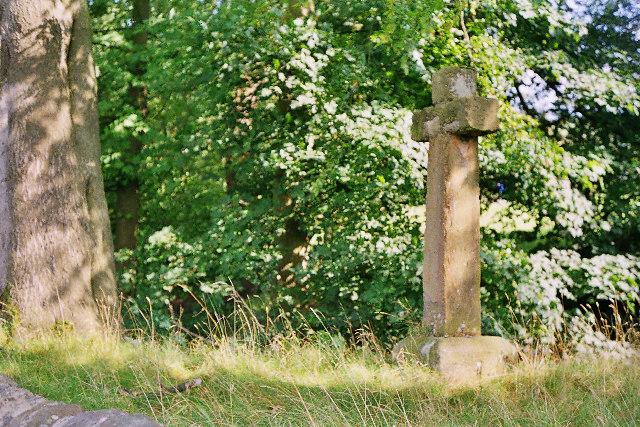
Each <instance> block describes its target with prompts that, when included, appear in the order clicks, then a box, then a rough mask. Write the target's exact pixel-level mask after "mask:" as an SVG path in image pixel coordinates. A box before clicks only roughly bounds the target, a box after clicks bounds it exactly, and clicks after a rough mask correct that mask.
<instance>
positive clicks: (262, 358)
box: [0, 307, 640, 426]
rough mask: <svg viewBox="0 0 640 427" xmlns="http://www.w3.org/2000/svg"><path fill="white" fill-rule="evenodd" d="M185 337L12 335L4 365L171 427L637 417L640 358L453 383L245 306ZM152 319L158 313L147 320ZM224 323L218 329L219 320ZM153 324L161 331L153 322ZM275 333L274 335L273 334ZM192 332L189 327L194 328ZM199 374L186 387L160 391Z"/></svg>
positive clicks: (44, 390) (533, 361)
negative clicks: (263, 321) (262, 317)
mask: <svg viewBox="0 0 640 427" xmlns="http://www.w3.org/2000/svg"><path fill="white" fill-rule="evenodd" d="M211 320H212V322H214V321H215V322H217V323H216V324H215V325H214V324H213V323H212V328H211V332H210V333H208V334H206V335H205V334H203V335H202V336H199V337H195V336H191V337H189V338H190V339H189V340H187V339H186V337H185V335H184V334H183V331H182V330H181V329H180V328H179V327H177V326H176V328H175V329H174V333H173V334H172V335H170V336H168V337H163V338H162V339H159V338H158V337H157V336H155V335H154V334H153V333H150V334H145V335H141V334H139V333H138V334H136V331H129V333H128V334H127V337H126V338H124V339H123V338H122V337H121V336H119V335H117V334H115V333H110V332H107V333H105V334H104V335H101V336H94V337H90V338H87V337H84V338H83V337H78V336H75V335H73V333H72V332H70V331H59V332H58V333H57V334H53V333H52V334H50V335H45V336H41V337H38V338H33V337H32V338H22V339H20V338H13V339H11V340H8V341H6V342H5V343H3V344H2V347H1V349H0V373H2V374H5V375H8V376H9V377H11V378H13V379H15V380H16V381H17V382H18V383H19V384H20V385H21V386H23V387H25V388H27V389H29V390H31V391H33V392H35V393H38V394H41V395H43V396H45V397H47V398H48V399H52V400H60V401H65V402H67V403H76V404H79V405H82V406H83V407H84V408H85V409H88V410H95V409H103V408H118V409H122V410H125V411H128V412H139V413H144V414H147V415H149V416H150V417H152V418H154V419H156V420H157V421H158V422H160V423H163V424H166V425H175V426H210V425H331V426H333V425H345V426H346V425H349V426H350V425H470V424H480V425H523V424H530V425H593V424H602V425H605V424H607V425H609V424H614V425H619V424H621V425H633V424H635V423H636V422H637V420H640V380H639V378H640V364H639V363H638V362H639V361H640V360H638V359H637V358H635V359H634V358H626V359H612V358H609V359H606V358H602V357H600V358H589V359H578V358H573V359H564V360H563V359H556V360H554V358H553V355H550V354H548V353H545V352H542V351H528V352H523V360H522V361H521V362H520V364H519V365H518V367H517V368H515V369H514V370H513V371H512V372H511V373H510V374H508V375H506V376H504V377H502V378H499V379H494V380H491V381H483V382H482V383H480V385H477V386H474V387H470V386H469V387H453V386H450V385H447V384H446V383H445V382H443V380H442V379H441V378H440V377H439V376H438V375H437V374H435V373H433V372H432V371H430V370H429V369H428V368H427V367H425V366H423V365H421V364H420V363H418V362H412V363H405V364H401V365H399V364H397V363H395V362H392V361H391V360H389V356H388V351H386V350H385V349H383V348H381V347H380V346H379V345H378V344H377V342H376V340H375V337H373V336H372V335H371V334H369V333H367V332H366V331H360V333H359V334H357V340H356V341H355V342H352V343H350V342H345V341H344V340H341V339H339V338H338V337H337V336H335V335H332V334H330V333H329V332H327V331H323V332H320V333H318V332H311V331H310V332H309V333H308V334H306V336H302V335H301V334H299V333H294V331H289V332H290V333H286V329H283V328H277V327H276V325H260V324H259V323H257V322H256V319H255V318H252V317H251V313H250V312H248V311H246V310H243V309H242V307H240V309H239V310H238V311H237V312H236V315H235V316H234V317H233V318H231V317H229V318H226V319H219V318H215V316H211ZM149 322H150V325H147V326H152V319H149ZM216 325H217V326H216ZM152 329H153V328H152ZM274 331H277V332H274ZM192 335H193V334H192ZM194 378H201V379H202V385H201V386H200V387H198V388H195V389H193V390H191V391H189V392H185V393H180V394H162V395H161V394H159V395H152V394H151V393H149V394H146V395H145V394H141V395H132V394H130V393H127V392H126V391H125V390H124V389H125V388H127V389H130V390H134V391H147V392H154V393H155V392H158V391H159V390H160V389H161V388H160V386H159V383H160V382H161V383H162V384H164V385H175V384H178V383H181V382H184V381H187V380H189V379H194Z"/></svg>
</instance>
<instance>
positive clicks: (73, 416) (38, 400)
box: [0, 375, 160, 427]
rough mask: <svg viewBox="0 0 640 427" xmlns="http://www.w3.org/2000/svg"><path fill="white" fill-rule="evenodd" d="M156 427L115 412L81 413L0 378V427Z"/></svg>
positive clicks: (75, 407)
mask: <svg viewBox="0 0 640 427" xmlns="http://www.w3.org/2000/svg"><path fill="white" fill-rule="evenodd" d="M5 426H6V427H14V426H16V427H17V426H51V427H84V426H102V427H157V426H160V424H158V423H157V422H155V421H153V420H152V419H151V418H149V417H147V416H144V415H142V414H128V413H126V412H124V411H120V410H117V409H104V410H100V411H85V410H84V409H82V408H81V407H80V406H78V405H68V404H66V403H62V402H52V401H50V400H47V399H45V398H44V397H42V396H38V395H37V394H33V393H31V392H30V391H28V390H26V389H24V388H21V387H19V386H18V385H17V384H16V383H15V382H14V381H13V380H11V379H10V378H8V377H6V376H4V375H0V427H5Z"/></svg>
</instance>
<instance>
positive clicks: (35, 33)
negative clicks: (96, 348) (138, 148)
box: [0, 0, 118, 331]
mask: <svg viewBox="0 0 640 427" xmlns="http://www.w3.org/2000/svg"><path fill="white" fill-rule="evenodd" d="M3 292H8V296H9V302H10V304H11V305H12V306H13V307H15V308H16V309H17V311H18V313H19V321H20V327H21V329H24V330H32V331H33V330H35V331H37V330H45V329H49V328H51V327H52V326H53V325H54V324H55V323H56V322H69V323H71V324H73V325H74V327H75V329H76V330H78V331H96V330H99V329H101V328H103V326H104V323H105V321H107V322H113V321H116V320H117V319H118V312H117V294H116V282H115V273H114V262H113V244H112V239H111V230H110V226H109V217H108V211H107V204H106V200H105V195H104V183H103V178H102V171H101V169H100V142H99V133H98V113H97V104H96V81H95V74H94V67H93V58H92V53H91V29H90V22H89V14H88V10H87V5H86V2H85V1H84V0H66V1H65V0H28V1H25V0H2V2H0V293H3Z"/></svg>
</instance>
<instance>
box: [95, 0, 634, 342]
mask: <svg viewBox="0 0 640 427" xmlns="http://www.w3.org/2000/svg"><path fill="white" fill-rule="evenodd" d="M625 5H626V3H625V4H623V5H622V7H623V9H624V8H625V7H626V8H627V9H624V10H626V11H627V12H625V13H627V14H626V15H625V14H622V15H620V13H619V11H611V10H608V9H606V8H600V9H597V10H598V12H597V13H594V15H593V17H591V18H589V17H588V19H579V18H578V17H577V16H576V15H568V14H567V12H566V9H567V8H568V6H566V5H564V4H560V5H555V4H554V3H552V2H546V1H544V2H532V1H530V0H493V1H488V2H486V1H483V2H478V1H470V2H447V1H441V0H420V1H394V2H390V1H384V0H379V1H378V0H376V1H366V2H365V1H359V0H340V1H331V2H329V1H316V2H315V6H316V12H315V14H314V15H312V16H309V17H307V18H297V19H295V20H291V21H288V22H286V21H285V18H284V10H285V8H286V4H279V3H274V2H271V1H267V0H255V1H250V0H240V1H232V2H231V1H222V2H219V3H215V2H213V3H209V2H168V1H158V2H154V4H153V7H154V8H153V11H152V14H151V15H152V18H151V19H150V21H149V22H148V23H147V25H146V26H145V29H146V30H147V31H148V33H149V43H148V45H147V47H146V51H144V52H138V51H137V50H136V49H135V47H133V46H131V45H130V44H129V42H128V41H127V40H128V38H127V37H126V35H127V32H128V31H130V28H129V24H128V23H127V22H128V21H127V19H128V16H129V14H130V10H129V7H130V6H129V5H128V4H127V3H123V2H109V1H102V2H94V3H93V4H92V12H93V13H94V21H95V28H96V31H97V34H96V42H97V43H96V61H97V64H98V69H99V71H100V74H99V84H100V94H101V98H100V110H101V125H102V138H103V142H104V156H103V166H104V170H105V179H106V181H107V189H108V190H111V191H113V190H114V188H115V186H116V185H121V184H122V183H124V182H127V180H128V179H133V178H136V179H139V182H141V184H142V187H141V188H142V200H143V206H142V217H141V224H140V231H139V242H140V246H139V248H138V249H136V251H134V253H133V256H132V257H131V261H130V264H129V267H128V269H127V270H126V271H125V272H124V273H123V274H122V278H123V286H124V288H123V289H124V290H125V292H126V294H127V295H128V296H129V297H130V298H131V300H132V301H135V302H136V304H137V306H138V307H140V308H141V310H142V311H141V313H144V310H146V309H147V307H148V306H149V302H146V301H147V297H148V298H149V301H150V303H151V307H152V308H153V312H154V316H158V319H160V318H162V322H161V323H162V325H164V326H165V327H168V326H169V320H170V319H171V316H172V314H171V311H170V309H172V310H173V316H174V317H175V316H177V315H178V313H179V312H180V310H183V312H184V317H183V321H185V325H187V326H192V325H194V324H195V323H197V322H198V321H206V319H205V316H204V314H202V313H201V314H200V317H198V315H196V313H197V312H198V310H199V308H198V309H197V310H196V309H195V308H194V307H196V306H195V305H193V304H192V303H193V301H194V297H195V298H197V299H198V300H199V301H202V303H203V304H204V305H205V306H206V305H210V306H211V308H212V309H215V310H216V311H221V312H224V311H225V310H226V308H225V307H228V306H229V304H230V303H229V302H225V301H226V300H225V299H226V298H227V297H228V296H229V294H230V292H231V288H230V286H231V284H233V286H234V288H235V290H236V291H237V292H239V294H240V295H241V296H242V297H245V298H248V299H249V300H252V299H254V297H256V296H257V297H259V298H257V299H256V307H258V306H260V307H262V309H261V310H262V314H261V315H264V316H266V315H267V313H268V312H269V310H271V313H274V312H277V313H280V310H279V309H276V307H278V308H282V309H284V312H285V313H287V315H288V316H289V317H290V321H291V322H294V323H295V322H299V323H303V324H305V325H309V326H311V327H312V328H318V327H322V326H332V327H337V328H338V329H339V330H340V331H342V333H344V334H351V333H352V332H353V331H354V330H357V329H358V328H361V327H363V326H366V325H371V327H372V328H373V329H374V330H375V331H376V332H377V333H378V335H379V336H381V337H383V338H384V339H385V340H387V342H389V341H392V340H393V339H394V337H399V336H400V335H402V334H403V333H404V332H403V331H404V329H405V328H406V327H407V323H409V322H410V321H412V320H414V319H416V318H418V317H419V311H420V310H421V309H422V307H421V300H422V296H421V268H420V265H421V260H422V250H423V249H422V237H421V236H422V234H421V232H420V224H421V220H420V218H419V217H417V216H415V215H412V214H411V212H412V211H413V208H414V207H416V206H420V205H421V204H422V203H423V201H424V191H425V188H424V187H425V186H424V182H425V178H426V173H427V168H426V166H427V144H424V143H415V142H413V141H411V139H410V138H409V125H410V116H411V110H413V109H415V108H422V107H425V106H428V105H430V104H431V99H430V98H431V97H430V80H431V74H432V73H433V71H435V70H436V69H438V68H440V67H442V66H444V65H452V64H455V65H472V66H474V67H475V68H477V69H478V70H479V72H480V82H479V84H480V88H481V89H480V91H481V93H482V94H483V95H489V96H496V97H498V98H499V99H500V101H501V109H500V120H501V129H500V132H499V133H498V134H496V135H495V136H492V137H485V138H481V140H480V162H481V189H482V190H481V198H482V204H483V206H485V207H489V206H491V205H492V204H494V203H503V201H505V202H504V203H507V205H508V209H505V210H503V211H501V214H500V215H501V216H502V217H503V218H498V219H499V220H500V221H502V220H507V221H511V220H513V219H514V218H515V219H516V220H517V218H518V216H522V215H526V216H527V218H530V220H531V221H530V222H531V224H532V225H531V227H529V228H526V229H523V228H521V227H520V228H518V227H515V228H513V227H512V228H509V229H507V228H500V227H496V226H493V225H488V226H487V227H484V228H483V231H482V232H483V235H482V251H483V254H482V262H483V279H482V280H483V282H482V284H483V307H484V311H485V313H484V314H485V316H484V319H483V325H484V327H485V328H486V331H485V332H491V333H500V334H509V335H513V336H517V337H520V338H523V339H533V338H536V339H542V340H543V341H545V342H552V341H553V340H554V339H556V337H557V336H558V334H565V333H569V334H573V335H575V342H576V343H580V342H585V341H584V339H585V337H587V336H588V337H591V338H593V337H594V336H595V335H594V333H587V332H588V331H589V330H591V329H590V328H591V326H589V325H592V324H593V323H594V318H593V314H592V313H589V312H588V310H587V309H585V307H588V306H591V307H593V306H594V305H595V304H596V303H601V304H607V305H608V304H609V303H610V302H611V301H615V302H616V303H617V304H619V305H618V306H617V307H618V309H620V310H623V311H624V312H625V313H627V314H631V313H633V312H634V310H635V309H636V307H637V303H638V264H639V258H638V256H639V255H640V246H639V245H638V242H640V234H639V233H640V231H639V230H640V192H639V190H638V186H637V185H635V181H636V180H635V179H634V177H635V176H636V175H637V172H638V170H640V160H639V159H640V156H639V153H638V150H639V147H640V141H639V140H638V135H640V129H639V128H638V123H639V121H638V111H639V109H640V96H639V95H638V91H639V90H640V88H639V85H638V79H637V78H636V77H637V70H638V58H639V55H638V48H637V44H634V43H631V42H629V40H635V39H634V37H635V36H634V34H633V31H635V30H634V27H633V26H632V25H631V24H630V22H632V21H628V20H625V19H626V18H625V17H627V18H628V15H629V14H630V13H634V12H633V11H634V10H635V9H633V8H632V7H631V6H629V5H626V6H625ZM623 18H624V19H623ZM616 35H617V36H619V37H618V39H616V37H614V36H616ZM600 36H602V37H604V39H603V38H600ZM603 40H609V41H608V42H606V48H604V47H603V43H604V42H603ZM616 40H617V41H616ZM126 53H129V54H135V55H144V56H145V59H146V64H147V71H146V73H145V75H144V76H143V79H144V82H143V83H144V85H145V86H146V87H147V90H148V94H147V96H148V104H149V113H148V115H147V116H146V117H145V118H144V119H142V118H141V117H140V114H139V113H137V112H135V111H133V110H132V109H131V108H130V107H128V106H127V96H128V88H129V87H130V86H131V85H136V84H138V83H139V82H137V81H136V79H140V77H135V76H134V75H133V74H132V73H130V72H128V71H127V69H128V68H127V61H132V60H133V59H127V58H128V56H127V55H126ZM634 73H635V74H634ZM634 76H635V77H634ZM131 136H136V137H137V138H139V139H141V140H142V141H143V148H142V152H141V155H140V156H131V155H130V154H127V149H128V145H129V144H130V143H131ZM115 214H117V213H115V212H114V215H115ZM166 227H171V228H170V229H168V228H166ZM159 230H160V231H159ZM159 236H165V237H166V236H170V238H167V239H168V240H167V239H164V238H162V239H160V240H163V239H164V240H166V241H164V240H163V241H164V243H162V242H160V240H158V239H159ZM220 283H227V284H228V285H220ZM214 284H217V285H214ZM187 301H191V306H190V307H189V306H188V305H189V304H187V303H186V302H187ZM143 306H144V309H142V307H143ZM602 314H603V316H604V317H607V316H612V315H613V313H612V312H611V311H610V310H609V309H607V310H605V312H604V313H602ZM514 318H515V319H516V320H517V322H516V324H518V325H534V326H526V327H517V326H516V327H513V320H514ZM596 320H598V321H599V319H596ZM591 338H590V339H591ZM592 341H593V340H592ZM576 345H578V344H576Z"/></svg>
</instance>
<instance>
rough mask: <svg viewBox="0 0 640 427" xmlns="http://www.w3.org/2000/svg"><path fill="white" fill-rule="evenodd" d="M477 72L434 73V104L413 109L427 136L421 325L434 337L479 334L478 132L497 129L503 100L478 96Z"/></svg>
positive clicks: (419, 134)
mask: <svg viewBox="0 0 640 427" xmlns="http://www.w3.org/2000/svg"><path fill="white" fill-rule="evenodd" d="M476 79H477V72H476V71H475V70H473V69H470V68H461V67H446V68H443V69H441V70H440V71H438V72H436V73H435V74H434V75H433V89H432V98H433V103H434V106H433V107H429V108H426V109H424V110H420V111H417V112H415V113H414V115H413V127H412V137H413V139H414V140H416V141H429V164H428V175H427V213H426V233H425V248H424V270H423V288H424V314H423V318H422V322H423V325H424V326H425V327H427V329H429V330H430V331H431V334H432V335H433V336H436V337H443V336H476V335H480V320H481V318H480V224H479V219H480V187H479V185H478V136H479V135H485V134H488V133H492V132H495V131H496V130H497V129H498V116H497V112H498V100H497V99H492V98H483V97H480V96H477V95H476Z"/></svg>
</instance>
